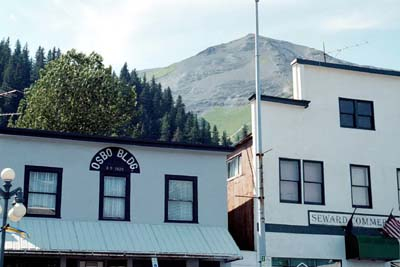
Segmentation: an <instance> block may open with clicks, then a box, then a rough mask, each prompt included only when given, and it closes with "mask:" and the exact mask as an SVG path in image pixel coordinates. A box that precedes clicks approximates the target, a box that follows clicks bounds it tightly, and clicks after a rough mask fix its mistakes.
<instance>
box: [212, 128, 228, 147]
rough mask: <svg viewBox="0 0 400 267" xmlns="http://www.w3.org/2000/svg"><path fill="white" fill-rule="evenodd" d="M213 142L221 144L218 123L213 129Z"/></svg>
mask: <svg viewBox="0 0 400 267" xmlns="http://www.w3.org/2000/svg"><path fill="white" fill-rule="evenodd" d="M225 134H226V133H225ZM211 143H212V144H213V145H218V144H219V133H218V129H217V126H216V125H214V127H213V130H212V138H211Z"/></svg>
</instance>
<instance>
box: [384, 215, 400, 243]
mask: <svg viewBox="0 0 400 267" xmlns="http://www.w3.org/2000/svg"><path fill="white" fill-rule="evenodd" d="M382 230H383V232H385V234H387V235H388V236H390V237H393V238H397V239H400V222H399V221H398V220H396V218H395V217H394V216H393V215H392V214H391V213H390V215H389V218H388V219H387V220H386V222H385V225H384V226H383V228H382Z"/></svg>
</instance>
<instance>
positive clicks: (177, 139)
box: [172, 127, 185, 143]
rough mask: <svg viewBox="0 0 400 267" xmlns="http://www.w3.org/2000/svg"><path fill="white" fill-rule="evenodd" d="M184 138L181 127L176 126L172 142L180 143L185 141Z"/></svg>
mask: <svg viewBox="0 0 400 267" xmlns="http://www.w3.org/2000/svg"><path fill="white" fill-rule="evenodd" d="M184 139H185V138H184V135H183V132H182V130H181V128H180V127H178V128H176V131H175V133H174V137H173V138H172V141H173V142H178V143H182V142H184V141H185V140H184Z"/></svg>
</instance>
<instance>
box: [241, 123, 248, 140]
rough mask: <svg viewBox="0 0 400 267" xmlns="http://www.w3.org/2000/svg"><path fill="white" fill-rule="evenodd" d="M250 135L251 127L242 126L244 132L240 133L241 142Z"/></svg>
mask: <svg viewBox="0 0 400 267" xmlns="http://www.w3.org/2000/svg"><path fill="white" fill-rule="evenodd" d="M248 134H249V126H247V124H244V125H243V126H242V130H241V131H240V135H239V141H240V140H242V139H243V138H245V137H246V136H247V135H248Z"/></svg>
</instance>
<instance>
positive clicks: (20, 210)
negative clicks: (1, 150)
mask: <svg viewBox="0 0 400 267" xmlns="http://www.w3.org/2000/svg"><path fill="white" fill-rule="evenodd" d="M0 176H1V179H2V180H3V181H4V184H3V187H4V189H2V188H0V197H2V198H3V199H4V206H3V207H4V209H1V207H0V212H3V222H2V227H1V230H2V231H1V245H0V267H3V266H4V250H5V247H4V246H5V243H6V227H7V215H8V218H9V219H10V220H11V221H13V222H18V221H19V220H21V219H22V217H24V215H25V213H26V208H25V206H24V204H22V202H23V201H24V200H23V197H22V189H21V187H18V188H16V189H14V190H12V191H10V189H11V187H12V184H11V182H12V181H13V180H14V178H15V171H14V170H13V169H11V168H5V169H4V170H2V171H1V174H0ZM13 196H15V200H14V202H13V207H12V208H11V209H10V210H8V200H9V199H10V198H12V197H13Z"/></svg>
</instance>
